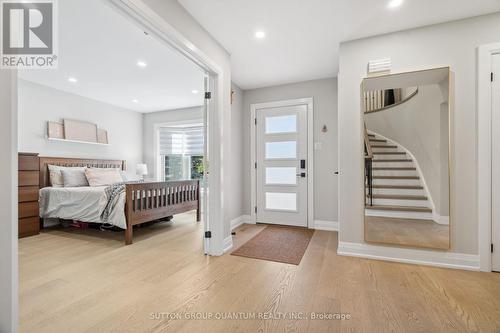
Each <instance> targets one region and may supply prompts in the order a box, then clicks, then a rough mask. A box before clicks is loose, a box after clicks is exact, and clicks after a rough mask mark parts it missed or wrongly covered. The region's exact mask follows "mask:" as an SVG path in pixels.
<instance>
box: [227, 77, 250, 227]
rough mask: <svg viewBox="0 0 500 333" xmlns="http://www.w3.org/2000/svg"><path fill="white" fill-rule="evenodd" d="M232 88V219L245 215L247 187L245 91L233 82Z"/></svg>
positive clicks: (230, 210)
mask: <svg viewBox="0 0 500 333" xmlns="http://www.w3.org/2000/svg"><path fill="white" fill-rule="evenodd" d="M232 90H233V91H234V95H233V104H232V105H231V130H232V133H233V135H232V139H231V152H230V155H231V175H230V179H231V180H230V182H231V184H232V185H233V189H234V191H233V192H232V193H233V195H232V196H231V198H229V218H230V220H234V219H236V218H238V217H240V216H241V215H244V212H243V202H242V198H243V192H244V191H243V189H244V188H245V182H244V178H245V174H244V172H243V170H244V164H243V159H244V155H245V153H244V149H243V148H244V147H243V142H244V137H243V136H244V134H243V133H244V126H243V124H244V121H245V117H246V114H247V113H245V110H244V109H243V91H242V90H241V89H240V88H239V87H238V86H237V85H235V84H234V83H233V85H232Z"/></svg>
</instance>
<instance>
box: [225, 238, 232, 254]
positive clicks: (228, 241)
mask: <svg viewBox="0 0 500 333" xmlns="http://www.w3.org/2000/svg"><path fill="white" fill-rule="evenodd" d="M232 248H233V236H229V237H226V238H224V253H226V252H228V251H230V250H231V249H232Z"/></svg>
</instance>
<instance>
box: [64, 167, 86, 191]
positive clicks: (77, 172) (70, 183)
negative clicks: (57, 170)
mask: <svg viewBox="0 0 500 333" xmlns="http://www.w3.org/2000/svg"><path fill="white" fill-rule="evenodd" d="M61 173H62V178H63V182H64V187H81V186H89V182H88V181H87V176H85V169H80V168H71V169H62V170H61Z"/></svg>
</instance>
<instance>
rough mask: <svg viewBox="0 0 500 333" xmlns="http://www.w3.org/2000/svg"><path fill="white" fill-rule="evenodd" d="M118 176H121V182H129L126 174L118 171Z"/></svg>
mask: <svg viewBox="0 0 500 333" xmlns="http://www.w3.org/2000/svg"><path fill="white" fill-rule="evenodd" d="M120 176H122V181H123V182H128V181H129V179H128V175H127V173H126V172H125V171H123V170H120Z"/></svg>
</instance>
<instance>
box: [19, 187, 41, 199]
mask: <svg viewBox="0 0 500 333" xmlns="http://www.w3.org/2000/svg"><path fill="white" fill-rule="evenodd" d="M18 193H19V202H28V201H38V186H23V187H19V188H18Z"/></svg>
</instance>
